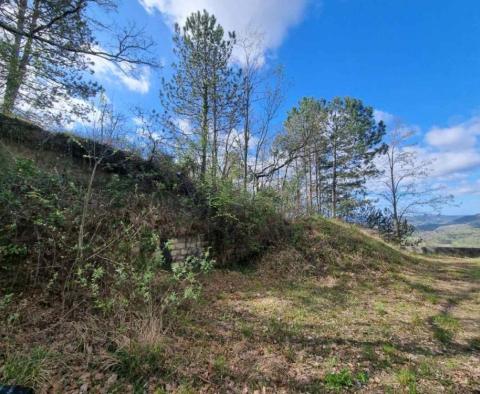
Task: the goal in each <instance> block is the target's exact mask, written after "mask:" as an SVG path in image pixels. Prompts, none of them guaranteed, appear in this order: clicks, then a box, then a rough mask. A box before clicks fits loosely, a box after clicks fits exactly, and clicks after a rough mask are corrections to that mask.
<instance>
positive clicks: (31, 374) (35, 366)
mask: <svg viewBox="0 0 480 394" xmlns="http://www.w3.org/2000/svg"><path fill="white" fill-rule="evenodd" d="M53 356H54V355H53V354H52V353H51V352H49V351H47V350H46V349H44V348H43V347H35V348H33V349H32V350H31V352H30V353H28V354H22V353H12V354H8V355H7V356H6V358H5V360H4V363H3V364H4V365H3V368H2V369H1V370H0V377H1V379H0V380H1V381H2V383H6V384H17V385H24V386H33V387H36V386H37V385H39V384H40V383H44V382H45V381H46V380H47V378H48V374H49V371H48V366H49V361H51V359H52V357H53Z"/></svg>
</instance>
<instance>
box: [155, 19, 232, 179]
mask: <svg viewBox="0 0 480 394" xmlns="http://www.w3.org/2000/svg"><path fill="white" fill-rule="evenodd" d="M173 41H174V53H175V55H176V58H177V60H176V62H175V63H174V64H173V65H172V67H173V71H174V72H173V76H172V78H171V79H170V80H169V81H164V82H163V91H162V93H161V94H162V103H163V105H164V107H165V110H166V116H167V121H168V124H169V125H170V128H171V129H172V130H173V131H174V134H175V135H176V137H177V140H179V141H182V142H183V144H182V143H180V144H179V145H183V146H185V145H186V146H188V147H190V148H191V147H192V146H193V147H195V149H196V150H197V151H199V155H200V178H201V179H202V180H205V176H206V173H207V166H208V159H209V156H210V158H211V169H212V174H213V179H215V178H216V174H217V169H218V151H219V135H220V133H221V132H222V131H225V130H228V129H229V128H230V127H232V122H233V121H232V119H234V118H235V115H234V112H233V111H234V110H235V105H234V104H235V103H236V88H237V83H236V76H237V75H238V74H237V73H235V72H234V70H233V69H232V67H231V66H230V65H229V61H230V57H231V54H232V50H233V45H234V43H235V34H234V33H228V38H227V39H226V38H225V32H224V30H223V28H222V26H220V25H219V24H218V23H217V20H216V18H215V16H213V15H210V14H209V13H208V12H207V11H203V12H202V13H201V12H196V13H193V14H192V15H191V16H189V17H188V18H187V20H186V22H185V25H184V27H183V28H180V26H179V25H178V24H177V25H176V26H175V35H174V38H173ZM179 120H182V121H187V122H188V124H189V126H190V128H191V129H192V130H193V136H192V135H189V134H188V133H185V130H181V128H180V127H179V126H178V122H179ZM192 137H193V138H192Z"/></svg>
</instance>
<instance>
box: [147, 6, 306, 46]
mask: <svg viewBox="0 0 480 394" xmlns="http://www.w3.org/2000/svg"><path fill="white" fill-rule="evenodd" d="M139 1H140V3H141V4H142V5H143V7H144V8H145V9H146V10H147V11H148V12H149V13H153V12H154V11H155V10H158V11H159V12H161V13H162V15H163V17H164V18H165V19H166V20H167V23H169V24H170V25H171V26H173V24H174V23H175V22H177V23H179V24H183V23H184V21H185V19H186V18H187V17H188V16H189V15H190V14H191V13H192V12H195V11H201V10H203V9H205V10H207V11H208V12H210V13H212V14H214V15H215V16H216V17H217V20H218V22H219V23H220V24H221V25H222V26H223V27H224V29H225V30H226V31H235V32H236V33H237V35H239V36H244V35H245V34H247V33H248V32H250V31H257V32H258V31H261V32H262V33H263V34H262V36H263V40H262V44H261V52H262V53H263V54H265V52H267V51H268V50H273V49H276V48H278V47H279V46H280V45H281V43H282V41H283V40H284V39H285V36H286V34H287V31H288V29H289V28H290V27H292V26H295V25H296V24H298V23H299V22H300V21H301V19H302V17H303V15H304V13H305V9H306V7H307V3H308V0H242V1H238V0H139Z"/></svg>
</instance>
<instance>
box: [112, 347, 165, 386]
mask: <svg viewBox="0 0 480 394" xmlns="http://www.w3.org/2000/svg"><path fill="white" fill-rule="evenodd" d="M114 357H115V359H116V361H117V363H116V365H115V366H114V370H115V372H116V373H118V375H119V376H120V377H122V378H124V379H125V380H127V381H128V382H130V383H132V384H134V385H139V384H142V383H144V382H145V381H146V380H147V379H148V377H150V376H152V375H154V374H156V375H167V374H168V373H169V369H168V367H167V366H166V357H165V350H164V349H163V347H162V346H159V345H154V346H145V345H140V344H132V345H130V346H129V347H128V348H122V349H119V350H117V351H116V352H115V353H114Z"/></svg>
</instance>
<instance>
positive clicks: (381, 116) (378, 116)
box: [373, 109, 396, 124]
mask: <svg viewBox="0 0 480 394" xmlns="http://www.w3.org/2000/svg"><path fill="white" fill-rule="evenodd" d="M373 116H374V118H375V120H376V121H377V122H380V121H382V122H384V123H385V124H391V123H393V122H394V121H395V119H396V117H395V116H394V115H392V114H391V113H389V112H386V111H382V110H379V109H374V110H373Z"/></svg>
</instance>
